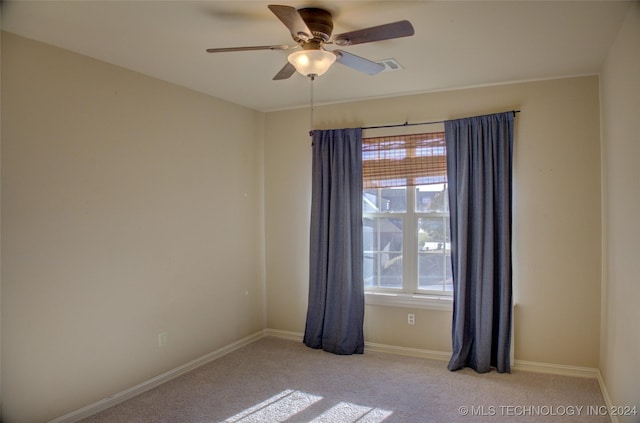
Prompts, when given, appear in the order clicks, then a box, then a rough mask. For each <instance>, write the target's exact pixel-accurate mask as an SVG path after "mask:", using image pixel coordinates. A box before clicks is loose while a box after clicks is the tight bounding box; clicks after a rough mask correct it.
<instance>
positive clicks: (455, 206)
mask: <svg viewBox="0 0 640 423" xmlns="http://www.w3.org/2000/svg"><path fill="white" fill-rule="evenodd" d="M445 140H446V145H447V174H448V181H449V209H450V224H451V258H452V267H453V269H452V271H453V280H454V282H453V325H452V343H453V345H452V349H453V353H452V356H451V360H450V361H449V364H448V368H449V369H450V370H457V369H460V368H463V367H470V368H472V369H474V370H476V371H477V372H479V373H485V372H488V371H490V370H491V368H492V367H494V368H496V370H497V371H498V372H510V353H509V352H510V348H511V318H512V316H511V313H512V286H511V284H512V281H511V278H512V276H511V275H512V270H511V210H512V206H511V203H512V181H511V180H512V157H513V112H508V113H501V114H495V115H488V116H479V117H474V118H466V119H458V120H451V121H447V122H445Z"/></svg>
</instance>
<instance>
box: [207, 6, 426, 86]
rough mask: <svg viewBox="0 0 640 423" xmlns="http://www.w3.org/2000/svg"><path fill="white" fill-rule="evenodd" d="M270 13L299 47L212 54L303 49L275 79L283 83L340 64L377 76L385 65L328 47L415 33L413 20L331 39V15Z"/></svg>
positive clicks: (280, 9) (283, 9) (276, 9)
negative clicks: (295, 76) (328, 49)
mask: <svg viewBox="0 0 640 423" xmlns="http://www.w3.org/2000/svg"><path fill="white" fill-rule="evenodd" d="M268 7H269V10H271V12H273V14H274V15H276V17H277V18H278V19H280V21H282V23H283V24H284V25H285V26H286V27H287V28H288V29H289V31H290V32H291V36H292V37H293V40H294V41H295V42H296V43H297V44H296V45H295V46H287V45H263V46H250V47H224V48H209V49H207V52H208V53H224V52H231V51H252V50H289V49H297V48H298V47H301V48H302V50H298V51H295V52H293V53H291V54H290V55H289V57H288V63H287V64H286V65H284V67H283V68H282V69H280V71H279V72H278V73H277V74H276V75H275V76H274V77H273V79H274V80H282V79H287V78H289V77H291V76H292V75H293V74H294V73H295V72H296V70H297V71H298V72H300V73H301V74H303V75H305V76H309V77H311V78H312V79H313V78H314V77H315V76H319V75H322V74H323V73H324V72H326V71H327V70H328V69H329V67H330V66H331V65H332V64H333V63H334V62H338V63H341V64H343V65H345V66H348V67H350V68H352V69H355V70H357V71H360V72H364V73H366V74H368V75H375V74H377V73H378V72H381V71H382V70H384V65H382V64H380V63H377V62H374V61H371V60H368V59H365V58H363V57H360V56H356V55H355V54H351V53H347V52H346V51H344V50H339V49H338V50H332V51H327V50H325V49H324V46H325V45H326V44H335V45H337V46H339V47H346V46H350V45H355V44H363V43H370V42H374V41H382V40H390V39H393V38H400V37H408V36H411V35H413V34H414V31H413V26H412V25H411V23H410V22H409V21H406V20H404V21H398V22H393V23H388V24H384V25H379V26H373V27H369V28H364V29H359V30H356V31H351V32H345V33H342V34H337V35H334V36H333V37H331V32H332V31H333V17H332V15H331V13H330V12H328V11H326V10H324V9H319V8H314V7H309V8H302V9H296V8H294V7H292V6H281V5H273V4H272V5H269V6H268Z"/></svg>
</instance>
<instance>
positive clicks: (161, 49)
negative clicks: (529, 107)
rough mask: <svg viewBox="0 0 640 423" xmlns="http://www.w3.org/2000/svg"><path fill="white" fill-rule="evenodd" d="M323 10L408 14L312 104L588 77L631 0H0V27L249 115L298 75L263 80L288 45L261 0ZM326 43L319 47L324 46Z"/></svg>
mask: <svg viewBox="0 0 640 423" xmlns="http://www.w3.org/2000/svg"><path fill="white" fill-rule="evenodd" d="M271 3H273V4H286V5H291V6H294V7H296V8H300V7H309V6H313V7H322V8H324V9H327V10H329V11H330V12H332V13H333V15H334V22H335V26H334V31H333V32H334V34H338V33H342V32H347V31H351V30H355V29H360V28H365V27H369V26H375V25H380V24H384V23H388V22H394V21H398V20H403V19H408V20H409V21H411V23H412V24H413V26H414V28H415V35H414V36H413V37H408V38H400V39H395V40H387V41H381V42H376V43H369V44H361V45H356V46H350V47H345V48H344V49H345V50H347V51H349V52H350V53H354V54H357V55H359V56H363V57H366V58H368V59H371V60H382V59H388V58H395V59H396V60H397V61H398V62H399V63H400V64H401V65H402V66H404V67H405V69H404V70H402V71H396V72H386V73H381V74H378V75H375V76H368V75H365V74H362V73H359V72H357V71H355V70H353V69H350V68H347V67H345V66H342V65H340V64H337V63H336V64H334V65H333V66H332V67H331V69H330V70H329V71H328V72H327V73H326V74H325V75H323V76H321V77H319V78H317V79H316V81H315V83H314V91H315V94H314V96H315V101H316V103H318V104H320V103H333V102H344V101H351V100H360V99H367V98H379V97H387V96H397V95H404V94H411V93H417V92H428V91H435V90H443V89H453V88H461V87H468V86H477V85H483V84H496V83H503V82H512V81H521V80H531V79H544V78H556V77H564V76H574V75H585V74H595V73H598V72H599V71H600V66H601V64H602V62H603V60H604V59H605V57H606V54H607V51H608V49H609V47H610V46H611V44H612V43H613V41H614V39H615V37H616V35H617V32H618V29H619V28H620V26H621V24H622V20H623V19H624V16H625V14H626V12H627V10H628V8H629V6H630V5H631V2H630V1H495V2H490V1H478V0H476V1H364V0H363V1H313V0H312V1H278V0H273V1H270V2H265V1H150V0H147V1H119V0H118V1H116V0H112V1H56V0H49V1H27V0H21V1H4V2H3V3H2V29H3V30H5V31H9V32H13V33H16V34H19V35H22V36H25V37H28V38H32V39H35V40H39V41H43V42H46V43H49V44H52V45H55V46H59V47H63V48H65V49H68V50H72V51H75V52H78V53H81V54H84V55H87V56H90V57H94V58H96V59H99V60H103V61H105V62H109V63H113V64H115V65H119V66H122V67H125V68H128V69H132V70H135V71H138V72H141V73H144V74H147V75H150V76H153V77H156V78H159V79H162V80H165V81H169V82H172V83H175V84H179V85H182V86H185V87H188V88H191V89H193V90H197V91H201V92H203V93H207V94H210V95H212V96H215V97H219V98H222V99H225V100H228V101H231V102H234V103H237V104H241V105H244V106H246V107H250V108H252V109H256V110H260V111H272V110H280V109H288V108H296V107H304V106H305V105H307V104H308V103H309V97H310V89H309V84H310V82H309V79H308V78H306V77H304V76H302V75H299V74H296V75H294V76H293V77H291V78H290V79H288V80H283V81H273V80H272V77H273V76H274V75H275V74H276V73H277V72H278V70H280V68H281V67H282V66H283V65H284V64H285V63H286V60H287V59H286V57H287V54H288V52H286V51H269V50H267V51H253V52H233V53H217V54H208V53H206V52H205V49H206V48H209V47H235V46H249V45H265V44H288V45H294V44H295V43H294V42H293V40H292V39H291V36H290V34H289V31H288V30H287V28H286V27H285V26H284V25H283V24H282V23H281V22H280V21H279V20H278V19H277V18H276V17H275V15H273V14H272V13H271V12H270V11H269V10H268V9H267V5H268V4H271ZM332 48H333V46H327V49H328V50H331V49H332Z"/></svg>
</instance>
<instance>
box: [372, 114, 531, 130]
mask: <svg viewBox="0 0 640 423" xmlns="http://www.w3.org/2000/svg"><path fill="white" fill-rule="evenodd" d="M504 113H507V112H504ZM511 113H513V116H515V115H516V113H520V110H511ZM494 114H496V113H489V114H486V115H479V116H473V117H483V116H491V115H494ZM458 119H465V118H458ZM447 120H455V119H447ZM445 122H446V120H437V121H432V122H416V123H409V122H406V121H405V123H398V124H395V125H379V126H363V127H362V129H380V128H397V127H400V126H419V125H435V124H438V123H445Z"/></svg>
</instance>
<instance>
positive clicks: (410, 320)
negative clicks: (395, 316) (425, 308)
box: [407, 313, 416, 325]
mask: <svg viewBox="0 0 640 423" xmlns="http://www.w3.org/2000/svg"><path fill="white" fill-rule="evenodd" d="M407 323H409V324H410V325H415V324H416V315H415V314H413V313H409V314H407Z"/></svg>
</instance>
